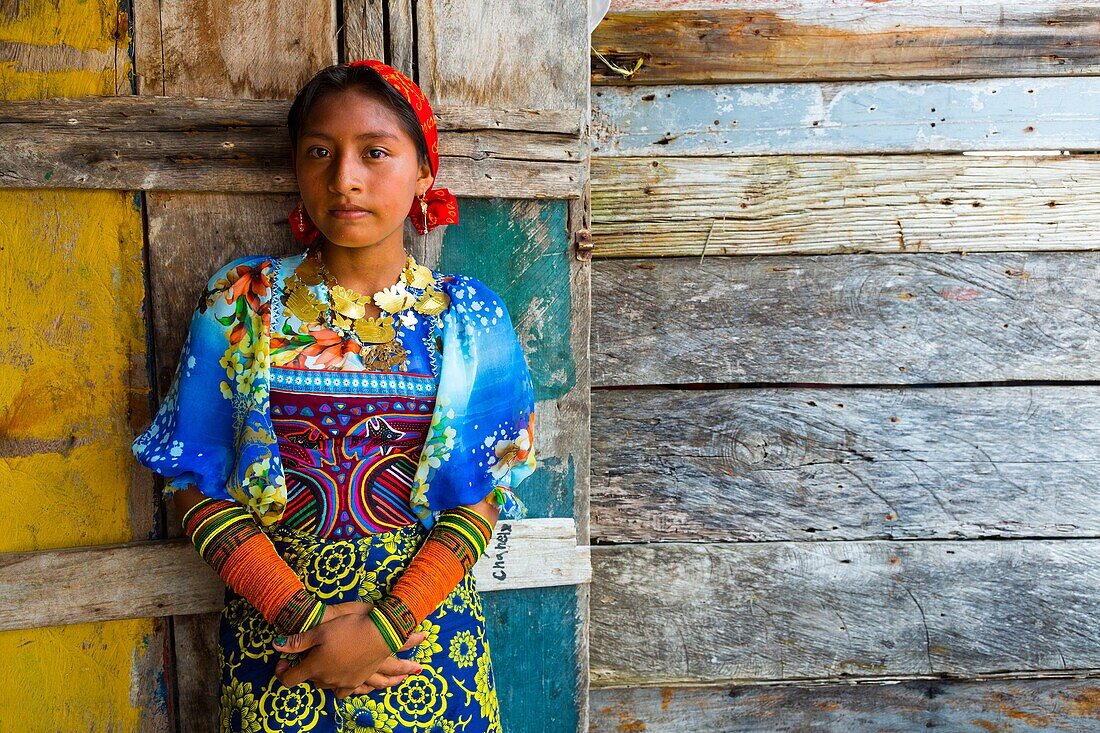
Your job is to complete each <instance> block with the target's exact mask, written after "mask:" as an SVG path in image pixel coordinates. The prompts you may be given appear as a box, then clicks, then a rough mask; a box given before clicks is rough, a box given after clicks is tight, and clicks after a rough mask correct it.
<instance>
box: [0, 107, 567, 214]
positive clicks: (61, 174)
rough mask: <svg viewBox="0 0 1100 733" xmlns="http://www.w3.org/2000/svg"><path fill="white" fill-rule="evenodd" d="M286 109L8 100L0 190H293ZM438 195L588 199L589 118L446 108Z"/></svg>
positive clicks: (1, 115)
mask: <svg viewBox="0 0 1100 733" xmlns="http://www.w3.org/2000/svg"><path fill="white" fill-rule="evenodd" d="M288 109H289V102H286V101H282V100H238V99H205V98H199V97H194V98H173V97H101V98H97V99H95V100H88V99H75V100H67V99H51V100H46V101H43V102H36V103H24V102H5V103H4V104H3V106H2V107H0V187H7V188H106V189H135V190H147V191H150V190H155V191H209V192H234V193H243V192H265V193H285V192H296V191H297V183H296V181H295V179H294V171H293V169H292V167H291V165H290V151H289V141H288V139H287V133H286V114H287V110H288ZM437 115H438V116H439V118H440V119H439V126H440V130H441V135H440V155H441V157H442V159H443V160H441V162H440V175H439V179H438V185H439V186H440V187H447V188H450V189H451V190H452V191H453V192H454V193H455V195H457V196H471V197H504V198H509V197H512V198H574V197H577V196H579V190H578V188H579V182H580V179H581V174H580V172H579V170H578V169H579V167H580V163H581V162H582V161H583V159H584V152H583V151H582V150H581V139H580V129H581V115H580V113H578V112H573V111H570V110H533V109H532V110H528V109H499V110H498V109H477V108H474V109H471V108H465V107H442V108H440V109H439V110H438V111H437Z"/></svg>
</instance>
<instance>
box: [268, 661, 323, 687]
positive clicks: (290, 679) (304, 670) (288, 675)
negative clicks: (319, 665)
mask: <svg viewBox="0 0 1100 733" xmlns="http://www.w3.org/2000/svg"><path fill="white" fill-rule="evenodd" d="M276 666H278V665H276ZM313 674H314V670H313V660H312V655H311V656H309V657H306V658H305V660H304V661H303V662H301V663H300V664H298V665H296V666H294V667H290V668H288V669H284V670H283V671H282V672H276V673H275V676H276V677H277V678H278V679H279V681H280V682H282V683H283V684H284V685H286V686H287V687H294V686H295V685H300V684H302V683H303V682H305V681H306V680H308V679H309V678H310V677H311V676H313Z"/></svg>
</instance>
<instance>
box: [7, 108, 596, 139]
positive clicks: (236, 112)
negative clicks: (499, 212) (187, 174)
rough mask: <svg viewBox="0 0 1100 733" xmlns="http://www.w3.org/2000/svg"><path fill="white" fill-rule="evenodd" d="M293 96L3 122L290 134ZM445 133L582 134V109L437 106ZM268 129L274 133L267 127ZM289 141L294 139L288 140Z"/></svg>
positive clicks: (45, 114)
mask: <svg viewBox="0 0 1100 733" xmlns="http://www.w3.org/2000/svg"><path fill="white" fill-rule="evenodd" d="M289 110H290V101H288V100H283V99H237V98H223V97H204V96H193V97H164V96H145V97H107V96H100V97H75V98H69V97H51V98H48V99H38V100H33V101H32V100H8V101H4V102H3V103H2V104H0V125H36V127H35V128H34V129H37V130H41V131H43V132H58V131H63V130H71V129H73V128H74V127H76V128H78V129H86V130H88V133H87V134H88V135H89V139H92V138H91V136H93V135H95V134H97V133H99V132H110V131H118V132H129V133H130V134H134V135H137V134H141V133H163V132H176V133H184V132H220V131H223V130H232V129H239V128H277V129H280V130H281V131H282V134H283V136H284V137H285V136H286V116H287V112H288V111H289ZM432 111H433V112H435V114H436V116H437V117H438V118H439V120H438V125H439V129H440V131H441V132H485V131H497V132H525V133H547V134H555V133H556V134H560V135H566V136H570V137H577V136H579V135H580V125H581V122H582V114H581V113H580V112H578V111H577V110H572V109H528V108H523V109H519V108H496V107H472V106H463V105H454V104H450V105H448V104H441V105H436V104H433V105H432ZM267 134H272V130H271V129H267ZM288 144H289V142H288Z"/></svg>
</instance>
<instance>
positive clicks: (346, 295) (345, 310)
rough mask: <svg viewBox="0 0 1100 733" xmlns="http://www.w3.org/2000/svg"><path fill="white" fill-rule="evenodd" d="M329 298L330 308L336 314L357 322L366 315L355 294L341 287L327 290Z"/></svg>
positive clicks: (336, 286) (334, 286) (365, 310)
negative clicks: (330, 300) (334, 310)
mask: <svg viewBox="0 0 1100 733" xmlns="http://www.w3.org/2000/svg"><path fill="white" fill-rule="evenodd" d="M328 292H329V297H330V298H331V299H332V307H333V308H335V309H336V311H337V312H339V313H342V314H344V315H345V316H347V317H348V318H351V319H352V320H358V319H360V318H362V317H364V316H365V315H367V309H366V307H365V306H364V305H363V303H362V301H360V300H359V298H358V297H357V294H356V293H353V292H352V291H350V290H348V289H347V288H345V287H343V286H342V285H333V286H332V287H330V288H329V290H328Z"/></svg>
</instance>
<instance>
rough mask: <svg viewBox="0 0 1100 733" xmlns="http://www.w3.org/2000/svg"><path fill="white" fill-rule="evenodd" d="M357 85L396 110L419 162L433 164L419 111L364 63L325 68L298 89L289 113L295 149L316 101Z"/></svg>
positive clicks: (287, 121)
mask: <svg viewBox="0 0 1100 733" xmlns="http://www.w3.org/2000/svg"><path fill="white" fill-rule="evenodd" d="M355 88H357V89H359V90H360V91H361V92H363V93H365V94H367V95H369V96H371V97H374V98H375V99H378V100H380V101H381V102H382V103H384V104H386V105H387V106H389V108H390V109H391V110H393V112H394V114H395V115H397V121H398V122H399V123H400V125H401V128H402V129H403V130H404V131H405V133H406V134H408V136H409V137H410V138H411V139H412V141H413V142H414V143H415V144H416V162H417V164H418V165H428V167H431V159H430V158H429V157H428V143H427V141H426V140H425V139H424V130H423V129H421V127H420V118H419V117H417V116H416V110H414V109H413V108H412V105H411V104H409V100H407V99H405V97H404V96H402V94H401V92H399V91H397V90H396V89H394V88H393V86H392V85H390V83H389V82H388V81H386V80H385V79H383V78H382V75H381V74H379V73H378V72H377V71H375V70H374V69H372V68H371V67H369V66H367V65H365V64H364V65H361V66H347V65H345V64H335V65H333V66H329V67H327V68H324V69H321V70H320V71H319V72H317V74H315V75H314V77H313V78H312V79H310V80H309V81H308V82H306V85H305V86H304V87H302V88H301V89H300V90H299V91H298V95H297V96H296V97H294V103H293V104H291V105H290V112H288V113H287V116H286V128H287V132H289V133H290V144H291V145H292V146H294V149H295V150H297V149H298V137H299V136H300V135H301V134H302V125H304V124H305V121H306V117H308V116H309V111H310V109H312V107H313V105H314V103H316V102H317V100H318V99H320V98H322V97H323V96H325V95H326V94H331V93H333V92H339V91H343V90H345V89H355Z"/></svg>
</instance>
